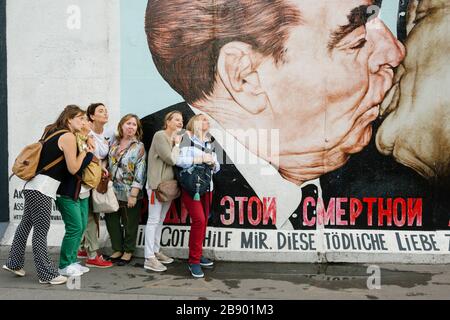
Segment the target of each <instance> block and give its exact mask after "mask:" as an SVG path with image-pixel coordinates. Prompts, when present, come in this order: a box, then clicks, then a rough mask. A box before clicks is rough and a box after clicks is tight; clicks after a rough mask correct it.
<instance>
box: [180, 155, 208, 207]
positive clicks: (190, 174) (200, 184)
mask: <svg viewBox="0 0 450 320" xmlns="http://www.w3.org/2000/svg"><path fill="white" fill-rule="evenodd" d="M175 171H176V177H177V180H178V183H179V184H180V186H181V187H182V188H183V189H184V190H185V191H187V192H188V193H189V195H190V196H191V197H192V198H193V199H194V200H196V201H199V200H200V197H201V196H202V195H204V194H205V193H206V192H208V191H209V189H210V186H211V179H212V170H211V168H210V167H209V166H208V165H206V164H195V165H193V166H192V167H189V168H187V169H182V168H179V167H178V168H177V170H175Z"/></svg>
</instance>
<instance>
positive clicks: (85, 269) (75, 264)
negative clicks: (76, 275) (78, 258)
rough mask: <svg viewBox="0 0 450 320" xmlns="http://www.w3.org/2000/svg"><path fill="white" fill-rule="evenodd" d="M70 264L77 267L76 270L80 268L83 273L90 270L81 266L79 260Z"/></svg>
mask: <svg viewBox="0 0 450 320" xmlns="http://www.w3.org/2000/svg"><path fill="white" fill-rule="evenodd" d="M71 265H72V266H74V267H75V268H78V270H80V271H81V272H82V273H83V274H85V273H88V272H89V270H90V269H89V268H88V267H85V266H82V265H81V264H80V263H79V262H77V263H73V264H71Z"/></svg>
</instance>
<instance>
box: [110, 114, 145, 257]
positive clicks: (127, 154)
mask: <svg viewBox="0 0 450 320" xmlns="http://www.w3.org/2000/svg"><path fill="white" fill-rule="evenodd" d="M117 131H118V133H119V134H118V136H117V139H116V140H115V142H114V143H113V145H112V146H111V148H110V151H109V172H110V176H111V177H112V181H113V186H114V193H115V194H116V196H117V200H118V201H119V211H118V212H114V213H108V214H106V215H105V219H106V227H107V228H108V232H109V235H110V237H111V245H112V249H113V254H112V255H111V257H110V259H111V261H113V262H117V265H119V266H123V265H126V264H128V263H129V262H130V261H131V258H132V257H133V254H134V251H135V250H136V238H137V231H138V227H139V214H140V208H141V201H138V200H141V199H142V188H143V186H144V182H145V177H146V168H145V159H146V156H145V154H146V152H145V148H144V144H143V143H142V142H141V139H142V136H143V132H142V126H141V122H140V121H139V118H138V117H137V116H136V115H133V114H128V115H126V116H124V117H123V118H122V119H121V120H120V122H119V125H118V128H117ZM122 226H123V227H122Z"/></svg>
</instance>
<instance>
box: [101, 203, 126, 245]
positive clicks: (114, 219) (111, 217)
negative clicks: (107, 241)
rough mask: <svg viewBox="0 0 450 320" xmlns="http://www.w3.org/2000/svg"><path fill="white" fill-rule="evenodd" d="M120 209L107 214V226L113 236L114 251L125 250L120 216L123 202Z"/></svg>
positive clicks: (111, 236)
mask: <svg viewBox="0 0 450 320" xmlns="http://www.w3.org/2000/svg"><path fill="white" fill-rule="evenodd" d="M120 204H121V207H119V211H117V212H113V213H107V214H105V221H106V228H107V229H108V233H109V236H110V238H111V247H112V250H113V252H123V233H122V226H121V223H120V216H121V215H122V211H123V208H122V203H121V202H120Z"/></svg>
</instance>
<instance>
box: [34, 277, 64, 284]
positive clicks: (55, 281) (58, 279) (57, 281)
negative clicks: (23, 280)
mask: <svg viewBox="0 0 450 320" xmlns="http://www.w3.org/2000/svg"><path fill="white" fill-rule="evenodd" d="M66 282H67V278H66V277H64V276H57V277H56V278H53V279H52V280H50V281H41V280H39V283H41V284H55V285H57V284H64V283H66Z"/></svg>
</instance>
